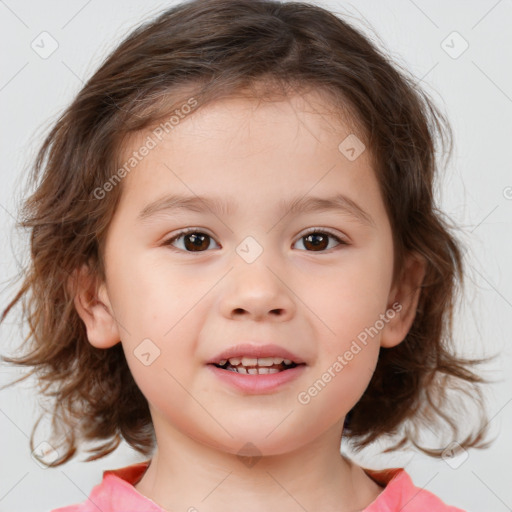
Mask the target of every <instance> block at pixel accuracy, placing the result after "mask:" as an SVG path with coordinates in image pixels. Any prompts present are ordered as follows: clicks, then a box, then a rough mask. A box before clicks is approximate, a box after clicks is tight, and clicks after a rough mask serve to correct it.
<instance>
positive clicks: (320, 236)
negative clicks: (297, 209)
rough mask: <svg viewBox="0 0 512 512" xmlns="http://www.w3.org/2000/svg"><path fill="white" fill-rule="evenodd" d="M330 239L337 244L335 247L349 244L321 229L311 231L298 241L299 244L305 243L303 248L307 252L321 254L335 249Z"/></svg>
mask: <svg viewBox="0 0 512 512" xmlns="http://www.w3.org/2000/svg"><path fill="white" fill-rule="evenodd" d="M329 239H333V240H335V241H336V242H337V244H336V245H334V247H336V246H337V245H348V243H347V242H345V241H344V240H342V239H341V238H340V237H339V236H337V235H335V234H334V233H331V232H330V231H326V230H325V229H320V228H312V229H310V230H309V231H308V232H307V233H306V234H305V235H302V236H301V237H300V238H299V240H297V243H298V242H300V241H303V246H304V247H305V248H306V250H308V251H313V252H321V251H325V250H327V249H332V248H333V246H332V245H330V244H329Z"/></svg>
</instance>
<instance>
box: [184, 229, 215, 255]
mask: <svg viewBox="0 0 512 512" xmlns="http://www.w3.org/2000/svg"><path fill="white" fill-rule="evenodd" d="M208 238H210V237H209V235H205V234H204V233H199V234H197V233H192V234H190V235H186V236H185V247H186V248H187V250H189V249H190V250H192V251H197V250H201V249H208V246H209V245H210V244H209V243H208V240H207V239H208ZM189 240H190V242H191V245H190V244H188V243H187V241H189ZM205 240H206V244H205Z"/></svg>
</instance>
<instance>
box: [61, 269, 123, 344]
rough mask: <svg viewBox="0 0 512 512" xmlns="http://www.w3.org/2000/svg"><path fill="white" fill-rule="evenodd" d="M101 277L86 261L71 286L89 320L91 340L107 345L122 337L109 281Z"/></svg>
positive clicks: (77, 304)
mask: <svg viewBox="0 0 512 512" xmlns="http://www.w3.org/2000/svg"><path fill="white" fill-rule="evenodd" d="M97 281H98V279H97V276H95V275H93V273H92V272H90V270H89V268H88V266H87V265H85V264H84V265H83V266H82V267H81V268H79V269H76V270H75V271H74V272H73V273H72V275H71V276H70V278H69V280H68V290H70V292H71V293H72V295H73V296H74V304H75V308H76V311H77V313H78V315H79V316H80V318H81V319H82V320H83V322H84V324H85V327H86V329H87V338H88V340H89V343H90V344H91V345H93V346H94V347H96V348H103V349H106V348H110V347H112V346H114V345H116V344H117V343H119V342H120V341H121V340H120V336H119V330H118V328H117V322H116V321H115V316H114V313H113V310H112V306H111V304H110V300H109V297H108V293H107V288H106V285H105V283H103V282H102V283H99V284H98V282H97Z"/></svg>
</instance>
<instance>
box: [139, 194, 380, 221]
mask: <svg viewBox="0 0 512 512" xmlns="http://www.w3.org/2000/svg"><path fill="white" fill-rule="evenodd" d="M280 208H281V210H282V212H284V214H285V215H287V214H293V215H296V214H299V213H315V212H329V211H338V212H341V213H344V214H346V215H348V216H350V217H352V218H354V219H355V220H357V221H358V222H360V223H361V224H364V225H367V226H370V227H375V221H374V220H373V219H372V217H371V216H370V215H369V214H368V213H367V212H366V211H364V210H363V209H362V208H361V207H360V206H359V205H358V204H357V203H356V202H355V201H353V200H352V199H350V198H349V197H347V196H345V195H343V194H337V195H335V196H331V197H313V196H303V197H297V198H294V199H292V200H291V201H284V200H282V201H281V202H280ZM164 210H165V211H176V210H186V211H193V212H198V213H204V212H207V211H211V212H213V213H215V214H217V215H226V216H230V215H234V213H235V209H234V208H233V205H232V203H229V202H227V201H226V200H225V199H221V198H215V197H203V196H187V195H177V194H173V195H167V196H164V197H161V198H159V199H157V200H156V201H153V202H152V203H150V204H148V205H146V206H145V207H144V208H143V209H142V210H141V211H140V213H139V214H138V216H137V218H138V220H139V221H144V220H146V219H148V218H149V217H151V216H153V215H155V214H156V213H159V212H162V211H164Z"/></svg>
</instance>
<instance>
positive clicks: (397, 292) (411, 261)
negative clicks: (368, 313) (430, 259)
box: [380, 254, 427, 348]
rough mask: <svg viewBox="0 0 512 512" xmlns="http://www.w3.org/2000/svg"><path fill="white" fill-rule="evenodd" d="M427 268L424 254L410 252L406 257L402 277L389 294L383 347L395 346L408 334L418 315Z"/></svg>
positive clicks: (382, 336) (383, 332) (382, 335)
mask: <svg viewBox="0 0 512 512" xmlns="http://www.w3.org/2000/svg"><path fill="white" fill-rule="evenodd" d="M426 268H427V265H426V261H425V258H423V257H422V256H420V255H418V254H410V255H408V256H407V257H406V261H405V265H404V268H403V270H402V273H401V276H400V279H398V280H397V282H396V284H395V286H394V287H393V288H392V290H391V292H390V294H389V302H388V310H387V312H386V316H388V318H389V320H388V322H387V323H386V325H385V326H384V328H383V330H382V334H381V342H380V345H381V347H384V348H391V347H394V346H396V345H398V344H400V343H401V342H402V341H403V340H404V339H405V337H406V336H407V333H408V332H409V330H410V328H411V326H412V324H413V322H414V318H415V316H416V311H417V307H418V302H419V299H420V295H421V285H422V283H423V279H424V277H425V272H426Z"/></svg>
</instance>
